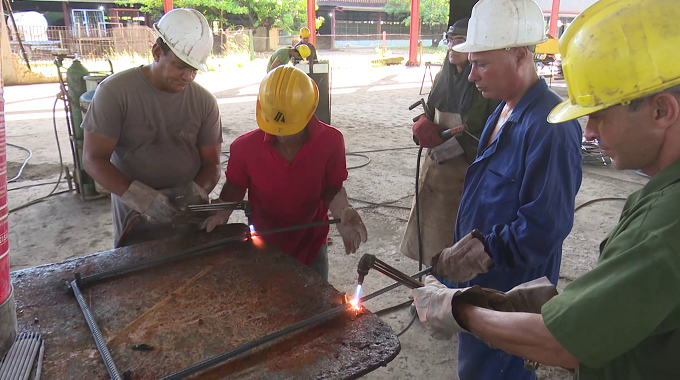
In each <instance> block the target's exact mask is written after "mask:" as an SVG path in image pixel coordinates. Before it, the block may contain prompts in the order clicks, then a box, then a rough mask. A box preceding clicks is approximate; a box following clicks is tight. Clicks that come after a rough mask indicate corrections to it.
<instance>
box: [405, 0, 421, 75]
mask: <svg viewBox="0 0 680 380" xmlns="http://www.w3.org/2000/svg"><path fill="white" fill-rule="evenodd" d="M419 37H420V0H411V31H410V37H409V45H408V62H406V66H420V62H418V40H419V39H420V38H419Z"/></svg>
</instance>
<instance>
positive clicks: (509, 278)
mask: <svg viewBox="0 0 680 380" xmlns="http://www.w3.org/2000/svg"><path fill="white" fill-rule="evenodd" d="M544 25H545V24H544V21H543V12H542V11H541V8H540V7H539V6H538V4H536V3H535V2H533V1H532V0H480V1H479V2H478V3H477V4H476V5H475V7H474V8H473V10H472V16H471V18H470V23H469V26H468V33H467V41H466V42H465V43H462V44H460V45H456V46H454V47H453V50H455V51H459V52H463V53H469V60H470V63H471V64H472V70H471V72H470V75H469V79H470V81H472V82H474V83H475V85H476V86H477V89H479V91H481V93H482V96H484V97H485V98H491V99H501V100H502V102H501V104H499V106H498V108H497V109H496V111H495V112H494V113H493V114H492V115H491V116H490V117H489V119H488V121H487V123H486V126H485V128H484V131H483V132H482V135H481V139H480V143H479V148H478V151H477V158H476V159H475V161H474V162H473V163H472V164H471V165H470V167H469V168H468V170H467V173H466V176H465V185H464V189H463V195H462V198H461V201H460V207H459V209H458V217H457V220H456V228H455V232H454V243H455V244H454V245H453V246H452V247H450V248H447V249H444V250H443V251H442V252H441V253H439V254H437V255H436V256H435V257H434V258H433V260H432V263H433V273H434V274H435V276H436V277H438V278H440V279H441V280H442V281H444V282H445V283H446V284H447V285H449V286H450V287H469V286H473V285H479V286H481V287H485V288H491V289H496V290H499V291H502V292H506V291H509V290H510V289H512V288H513V287H515V286H517V285H519V284H522V283H525V282H528V281H532V280H535V279H538V278H541V277H544V276H546V277H547V278H548V279H549V280H550V282H552V283H553V284H557V279H558V276H559V270H560V261H561V258H562V243H563V241H564V239H565V238H566V237H567V235H569V232H570V231H571V227H572V225H573V221H574V203H575V196H576V193H577V192H578V189H579V187H580V185H581V176H582V170H581V138H582V137H581V136H582V132H581V128H580V126H579V124H578V123H577V122H575V121H570V122H566V123H560V124H549V123H548V121H547V118H548V114H549V113H550V111H551V110H552V108H553V107H555V106H556V105H557V104H558V103H560V102H561V101H562V99H561V98H560V97H559V96H558V95H557V94H555V93H554V92H553V91H551V90H550V89H549V88H548V85H547V84H546V82H545V81H544V80H543V79H542V78H539V77H538V75H537V74H536V70H535V67H534V63H533V54H532V49H533V47H534V46H535V45H536V44H538V43H541V42H543V41H545V32H544ZM416 307H417V309H418V315H419V317H420V319H421V321H423V322H424V323H426V325H428V326H430V325H431V324H436V315H437V313H439V312H441V310H446V308H447V305H446V304H445V302H444V303H429V304H425V303H422V302H416ZM450 311H451V305H450V304H449V305H448V312H449V314H450ZM452 334H453V331H451V333H449V334H448V337H450V336H451V335H452ZM438 336H442V335H441V334H440V335H438ZM444 336H446V335H444ZM458 373H459V376H460V378H461V380H469V379H475V380H480V379H514V380H518V379H520V380H521V379H535V378H536V374H535V372H533V371H530V370H528V369H526V368H525V367H524V360H523V359H522V358H520V357H517V356H513V355H508V354H506V353H504V352H503V351H500V350H496V349H492V348H490V347H489V346H487V345H486V344H485V343H484V342H483V341H481V340H479V339H477V338H475V337H474V336H472V335H469V334H459V336H458Z"/></svg>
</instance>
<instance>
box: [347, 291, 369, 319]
mask: <svg viewBox="0 0 680 380" xmlns="http://www.w3.org/2000/svg"><path fill="white" fill-rule="evenodd" d="M345 303H348V304H350V305H351V306H350V307H349V310H351V311H352V312H354V314H355V315H359V314H360V313H362V312H363V311H364V307H363V306H361V304H360V303H359V300H358V299H357V298H348V297H347V295H346V294H345Z"/></svg>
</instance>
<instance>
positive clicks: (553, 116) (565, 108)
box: [548, 99, 612, 124]
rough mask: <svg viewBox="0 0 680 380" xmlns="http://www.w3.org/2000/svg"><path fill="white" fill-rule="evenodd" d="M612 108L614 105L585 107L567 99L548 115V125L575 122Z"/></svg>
mask: <svg viewBox="0 0 680 380" xmlns="http://www.w3.org/2000/svg"><path fill="white" fill-rule="evenodd" d="M611 106H612V105H598V106H595V107H584V106H580V105H578V104H572V103H571V100H569V99H567V100H565V101H563V102H562V103H560V104H558V105H557V106H555V108H553V110H552V111H550V113H549V114H548V123H551V124H557V123H564V122H565V121H569V120H574V119H577V118H579V117H581V116H588V115H590V114H592V113H595V112H597V111H601V110H603V109H605V108H608V107H611Z"/></svg>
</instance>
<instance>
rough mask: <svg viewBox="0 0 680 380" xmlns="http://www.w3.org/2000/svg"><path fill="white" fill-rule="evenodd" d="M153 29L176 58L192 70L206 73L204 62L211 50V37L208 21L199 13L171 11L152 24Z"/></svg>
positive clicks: (187, 10)
mask: <svg viewBox="0 0 680 380" xmlns="http://www.w3.org/2000/svg"><path fill="white" fill-rule="evenodd" d="M153 28H154V29H155V30H156V32H157V33H158V36H159V37H160V38H162V39H163V42H165V43H166V45H168V46H169V47H170V50H172V52H173V53H175V55H176V56H177V58H179V59H181V60H182V61H184V63H186V64H187V65H189V66H191V67H193V68H196V69H198V70H201V71H208V66H207V65H206V64H205V61H206V60H207V59H208V56H209V55H210V51H211V50H212V44H213V37H212V32H211V31H210V25H208V20H206V19H205V16H203V15H202V14H201V12H199V11H197V10H195V9H190V8H177V9H173V10H171V11H170V12H168V13H166V14H165V15H163V17H161V19H160V20H158V22H157V23H155V24H153Z"/></svg>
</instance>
